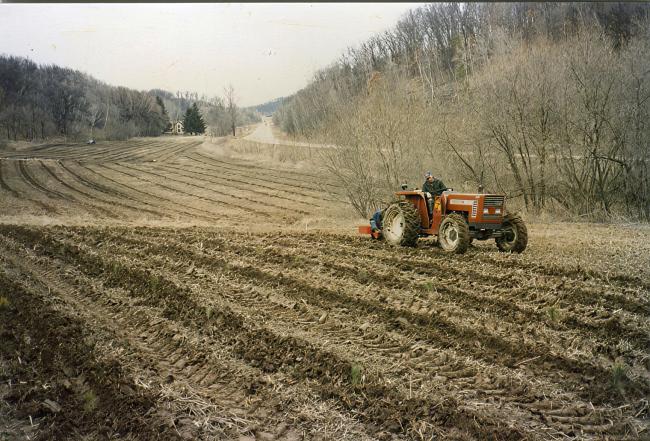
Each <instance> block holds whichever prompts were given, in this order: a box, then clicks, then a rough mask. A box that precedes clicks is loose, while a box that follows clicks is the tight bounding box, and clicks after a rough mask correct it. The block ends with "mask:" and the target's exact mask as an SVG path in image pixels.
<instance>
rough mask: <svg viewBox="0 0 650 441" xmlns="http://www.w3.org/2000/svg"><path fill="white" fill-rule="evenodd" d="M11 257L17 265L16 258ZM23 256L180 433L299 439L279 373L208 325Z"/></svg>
mask: <svg viewBox="0 0 650 441" xmlns="http://www.w3.org/2000/svg"><path fill="white" fill-rule="evenodd" d="M17 252H18V253H20V254H24V252H22V251H21V250H19V251H17ZM13 259H14V262H12V263H13V264H14V265H15V260H19V258H17V257H14V258H13ZM20 260H21V262H20V265H21V274H22V275H25V276H27V275H29V278H34V279H36V280H39V281H41V283H43V284H47V289H48V293H49V295H50V296H53V297H55V298H58V299H59V300H58V301H59V302H65V303H67V304H68V305H69V306H70V307H71V309H72V311H74V312H75V313H76V315H78V317H79V318H80V319H83V320H84V321H85V323H88V324H91V323H92V325H93V330H94V335H95V337H96V338H97V339H100V338H101V336H100V334H102V335H104V334H105V335H106V337H105V339H106V340H108V345H109V346H111V347H112V348H114V350H113V352H114V354H115V357H116V359H117V361H119V362H120V364H121V367H122V368H123V369H125V370H128V371H129V372H131V373H132V375H133V376H134V379H135V380H136V381H135V382H136V384H137V385H138V386H141V387H144V388H146V390H147V391H149V392H150V393H153V392H154V391H155V392H156V393H155V395H156V396H157V397H158V400H157V401H158V402H157V403H156V406H155V408H156V409H157V411H156V413H158V414H161V415H165V417H166V418H165V419H166V420H167V421H166V422H165V426H166V427H167V429H166V430H167V431H174V432H180V433H181V434H182V435H183V438H185V439H187V438H190V437H191V439H215V437H216V438H218V439H222V438H227V439H233V438H235V439H236V438H238V437H239V436H245V435H250V436H256V435H257V436H266V437H270V438H266V439H276V438H277V439H287V440H289V439H291V440H294V439H298V438H299V433H300V431H302V430H300V431H298V430H296V429H294V428H292V427H291V426H290V425H288V424H286V418H285V417H284V412H285V411H288V410H291V411H293V412H295V414H296V415H299V414H300V409H298V408H297V407H296V404H297V403H295V402H296V401H300V400H296V398H295V397H294V396H291V395H289V396H284V395H283V394H280V395H278V393H277V391H276V390H275V388H274V387H273V385H274V383H275V381H279V380H281V378H277V379H276V380H275V381H266V380H265V379H264V375H263V373H262V372H261V371H260V370H259V369H257V368H252V367H249V366H247V365H246V364H242V363H238V362H237V361H236V360H233V359H231V358H230V357H231V355H230V354H229V351H228V350H225V349H224V347H223V345H222V344H221V343H220V342H219V341H218V339H216V340H217V341H214V342H211V341H210V340H212V338H211V335H212V334H214V332H213V331H212V329H211V328H209V329H207V330H204V329H203V328H201V327H197V328H196V329H190V328H187V327H184V326H182V325H181V324H179V323H178V322H176V321H174V320H167V319H164V318H162V317H161V316H160V313H159V311H158V308H157V307H156V306H144V305H140V304H138V303H137V299H135V300H136V301H135V302H134V301H133V300H134V299H133V298H131V297H129V295H128V293H126V292H123V291H121V290H119V289H103V288H102V287H101V283H98V280H96V279H88V278H86V277H84V276H83V275H80V274H78V271H76V270H75V269H73V268H71V267H68V268H67V269H66V271H65V274H64V275H62V277H61V276H57V277H52V275H51V274H52V271H51V269H50V268H55V267H57V266H60V262H58V261H50V259H48V258H43V257H40V258H37V259H35V258H34V259H31V260H32V261H33V262H32V263H29V262H27V263H25V261H26V260H29V256H27V257H26V258H20ZM96 346H98V345H97V344H96ZM133 388H134V389H135V386H133ZM292 393H300V394H304V393H305V391H302V392H301V391H292ZM184 402H185V403H186V404H183V403H184ZM300 404H301V405H305V403H300ZM323 407H326V406H319V408H316V407H313V408H312V409H310V410H311V412H314V413H315V414H316V415H317V418H321V419H325V420H327V419H339V423H344V424H346V426H347V428H348V430H350V432H351V433H353V434H355V435H354V436H353V437H350V436H348V437H349V438H350V439H361V438H368V436H367V435H365V434H364V433H363V432H360V431H359V430H360V428H358V427H355V426H357V424H356V423H355V422H354V421H353V420H349V419H348V420H345V419H343V420H341V418H342V416H340V415H336V413H334V412H327V411H326V410H324V409H323ZM153 409H154V408H153V407H152V409H150V410H149V412H148V413H152V410H153ZM318 413H320V415H318ZM298 424H299V423H298Z"/></svg>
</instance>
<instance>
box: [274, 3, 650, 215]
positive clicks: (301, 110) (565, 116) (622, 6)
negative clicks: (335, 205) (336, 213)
mask: <svg viewBox="0 0 650 441" xmlns="http://www.w3.org/2000/svg"><path fill="white" fill-rule="evenodd" d="M649 10H650V6H649V5H648V4H643V3H630V4H626V3H610V4H608V3H551V2H547V3H485V4H481V3H467V4H465V5H460V4H457V3H451V4H447V3H437V4H428V5H424V6H422V7H419V8H417V9H414V10H412V11H410V12H409V13H407V14H406V15H405V16H404V17H403V18H402V19H401V20H400V21H399V22H398V23H397V24H396V26H395V27H394V28H393V29H392V30H390V31H387V32H385V33H384V34H381V35H377V36H375V37H373V38H371V39H369V40H368V41H366V42H364V43H363V44H361V45H360V46H359V47H356V48H351V49H349V50H348V51H347V53H345V54H343V55H342V56H341V58H340V59H339V60H338V61H337V62H335V63H333V64H332V65H330V66H329V67H326V68H324V69H322V70H321V71H319V72H317V73H316V75H315V77H314V79H313V81H312V82H311V83H310V84H309V85H308V86H307V87H305V88H304V89H302V90H300V91H299V92H297V93H296V94H294V95H293V96H291V97H288V98H286V99H285V100H284V103H283V105H282V106H281V107H280V109H278V111H277V112H276V113H275V114H274V120H275V122H276V124H279V125H280V126H281V127H282V128H283V129H284V130H285V131H287V132H289V133H293V134H296V135H300V136H302V137H307V138H310V139H313V140H316V141H319V142H324V143H334V144H337V145H339V146H340V147H341V148H339V149H336V150H330V151H327V152H325V154H324V155H323V163H324V164H325V165H326V166H327V167H328V168H329V169H330V171H331V172H332V173H334V174H335V175H336V176H337V177H338V178H339V179H340V180H341V181H342V182H343V183H344V184H345V186H346V188H347V189H348V192H349V199H350V201H351V202H352V204H353V205H354V206H355V207H356V209H357V211H358V212H359V213H361V214H362V215H364V216H367V215H368V214H369V213H371V212H372V211H373V210H374V209H375V208H377V207H381V206H382V205H383V204H385V203H386V202H387V201H388V200H390V198H391V194H392V192H393V191H395V190H396V189H398V188H399V184H400V183H402V182H403V181H408V182H409V183H410V184H411V185H415V186H420V185H421V183H422V181H423V174H424V172H425V171H426V170H432V171H433V172H434V174H436V175H438V176H440V177H441V178H442V179H443V181H444V182H445V183H446V184H447V185H448V186H450V187H453V188H455V189H457V190H461V189H465V190H472V191H475V190H476V188H477V187H478V185H479V184H482V185H483V186H484V187H485V188H486V189H487V190H489V191H492V192H502V193H505V194H507V195H508V196H509V197H510V198H511V201H510V206H511V208H516V207H521V208H525V209H527V210H528V211H530V212H531V213H539V212H541V211H543V210H548V209H552V210H553V211H554V213H566V214H567V215H568V216H571V217H575V216H576V215H578V216H580V217H584V218H592V219H594V218H596V219H600V218H612V217H617V216H623V217H627V218H642V219H650V173H649V164H648V163H649V161H650V159H649V157H648V155H649V153H648V148H647V146H648V144H649V142H650V126H649V125H648V123H647V121H648V120H649V118H648V117H649V116H650V99H649V98H650V76H649V75H650V56H649V55H650V51H649V49H650V45H649V41H650V38H649V31H648V12H649Z"/></svg>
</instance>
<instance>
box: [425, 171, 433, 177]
mask: <svg viewBox="0 0 650 441" xmlns="http://www.w3.org/2000/svg"><path fill="white" fill-rule="evenodd" d="M429 176H431V177H433V175H432V174H431V172H430V171H428V172H426V173H425V174H424V177H425V178H428V177H429Z"/></svg>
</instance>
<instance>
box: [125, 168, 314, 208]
mask: <svg viewBox="0 0 650 441" xmlns="http://www.w3.org/2000/svg"><path fill="white" fill-rule="evenodd" d="M118 165H119V166H122V167H126V168H128V169H129V170H132V171H136V172H139V173H143V174H148V175H153V176H156V177H159V178H165V179H167V180H170V181H173V182H177V183H179V184H183V185H187V186H189V187H194V188H198V189H201V190H204V191H209V192H212V193H215V194H217V195H219V196H225V197H228V198H232V199H237V200H240V199H241V200H245V201H248V202H250V203H251V204H253V205H254V206H262V207H269V208H271V209H276V210H280V211H285V212H286V211H291V212H296V213H300V214H303V215H307V214H309V212H308V211H305V210H302V209H300V208H296V207H292V208H287V207H283V206H281V205H276V204H274V203H272V202H269V201H268V200H266V199H263V198H258V199H252V198H249V197H246V196H242V195H234V194H232V193H226V192H223V191H219V190H216V189H214V188H213V187H209V186H205V185H198V184H195V183H194V182H188V181H183V180H181V179H175V178H172V177H170V176H169V174H165V175H163V174H160V173H156V172H154V171H152V170H143V169H140V168H138V167H133V166H127V165H125V164H118ZM173 173H174V174H175V175H176V176H183V175H182V174H179V173H177V172H173ZM202 180H203V179H194V181H197V182H201V181H202ZM228 188H234V189H237V188H236V187H232V186H231V187H228ZM246 193H257V192H255V191H252V190H247V191H246ZM265 197H268V195H265ZM208 200H211V199H208ZM221 203H222V204H226V205H230V206H233V207H239V206H238V205H236V204H232V203H229V202H225V201H222V202H221ZM251 212H253V213H256V214H257V213H262V212H258V211H256V210H255V209H252V210H251ZM265 213H266V212H265ZM266 215H267V216H268V213H266Z"/></svg>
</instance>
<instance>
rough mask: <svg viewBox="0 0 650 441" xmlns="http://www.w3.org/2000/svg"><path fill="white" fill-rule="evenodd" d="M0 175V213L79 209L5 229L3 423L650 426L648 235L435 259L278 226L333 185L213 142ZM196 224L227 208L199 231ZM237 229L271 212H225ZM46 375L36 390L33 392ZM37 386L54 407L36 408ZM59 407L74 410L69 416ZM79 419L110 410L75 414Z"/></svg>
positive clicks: (366, 430) (536, 431)
mask: <svg viewBox="0 0 650 441" xmlns="http://www.w3.org/2000/svg"><path fill="white" fill-rule="evenodd" d="M30 155H31V156H30ZM51 159H56V161H51ZM153 159H156V162H153ZM0 172H1V174H0V177H1V178H2V179H1V181H0V182H1V183H2V185H1V188H0V191H2V195H3V197H5V198H6V200H7V201H9V204H8V205H7V206H8V207H10V208H11V209H12V210H15V213H10V214H16V215H18V214H21V213H24V212H26V211H27V212H29V211H30V210H32V211H31V212H32V213H33V214H39V213H43V212H45V213H47V214H48V215H50V216H55V218H56V219H59V220H62V221H64V220H65V219H66V216H69V215H70V214H71V213H75V214H77V213H79V212H84V213H85V214H86V215H87V216H89V217H95V218H97V220H98V221H97V222H96V223H97V224H98V225H96V226H93V225H81V226H73V225H68V226H56V227H38V226H26V225H17V224H16V223H13V224H11V223H7V222H5V224H4V225H2V226H0V248H1V249H2V256H3V257H2V266H3V270H2V272H1V273H0V285H1V290H0V296H4V297H5V298H7V299H8V305H9V306H6V307H3V308H2V309H0V314H2V315H3V316H4V317H3V318H4V319H5V320H6V323H7V324H8V326H6V327H5V329H4V330H3V333H4V334H3V335H4V336H5V337H7V338H8V341H11V342H13V343H12V345H10V347H11V350H9V349H7V348H8V347H5V348H3V350H2V351H0V354H1V355H2V357H3V362H4V364H3V365H7V366H9V367H8V368H6V369H5V370H4V373H3V378H2V379H3V380H7V381H8V380H20V378H23V379H24V380H25V384H23V385H20V384H19V385H15V386H14V389H13V390H12V391H11V394H10V395H7V396H8V397H9V400H10V401H11V403H12V405H13V406H14V408H15V409H14V411H13V413H11V416H12V418H17V419H20V418H23V419H24V418H25V415H28V416H29V415H31V416H32V417H33V418H34V417H35V418H36V419H37V422H38V424H39V425H40V427H39V429H38V430H39V436H41V438H42V439H47V437H48V436H50V437H52V436H61V434H62V433H63V432H65V431H72V432H74V433H77V434H79V435H80V436H82V435H87V434H88V433H90V434H94V435H96V436H100V437H102V436H115V435H119V436H130V437H134V438H141V439H154V438H160V439H165V438H169V439H174V438H187V439H196V438H201V439H222V438H229V439H232V438H235V439H236V438H237V437H239V436H243V437H245V436H250V437H253V436H255V437H257V438H260V439H303V438H307V439H318V438H319V437H320V438H329V439H391V438H394V437H397V438H406V439H430V437H432V436H437V437H439V438H442V439H553V438H557V439H560V438H563V437H564V438H565V437H567V436H568V437H576V438H581V439H601V438H605V437H607V438H609V439H638V438H639V437H642V436H644V434H647V418H648V402H647V397H648V395H649V393H650V379H649V376H648V369H649V368H650V365H649V363H650V361H649V356H648V346H649V344H648V343H650V335H649V331H648V329H649V326H648V325H649V317H650V299H649V297H648V291H649V288H650V287H649V283H648V272H647V264H648V263H649V262H648V257H647V252H648V251H649V250H648V244H647V240H648V237H649V236H650V232H648V231H647V229H643V228H634V227H626V228H628V230H629V236H630V237H629V238H627V239H624V240H621V239H618V238H615V239H614V240H611V239H610V240H609V242H608V241H607V240H606V239H603V236H597V237H596V236H595V237H594V239H593V242H592V243H591V244H589V243H586V244H585V243H583V242H579V244H580V245H581V246H586V247H587V248H588V249H589V250H590V252H591V255H592V256H593V257H594V259H592V260H589V259H588V257H587V256H588V254H587V253H586V252H581V251H580V248H578V247H577V246H576V247H575V249H573V252H572V250H571V246H572V245H571V240H568V241H567V240H563V241H557V242H556V241H555V238H556V237H557V236H562V235H564V239H566V238H569V239H571V238H573V237H574V236H576V237H578V239H579V241H582V240H583V239H584V238H585V237H587V236H588V234H587V233H585V232H580V233H578V234H575V233H576V232H575V231H573V230H571V227H570V226H569V227H563V228H566V231H562V230H561V228H560V230H559V231H558V230H557V229H556V231H554V236H552V235H549V234H547V233H546V231H542V229H541V228H540V230H539V231H541V232H540V233H537V234H536V229H535V227H534V226H533V228H531V230H532V235H531V237H532V240H533V241H532V243H531V248H530V249H529V250H528V251H527V253H525V254H524V255H521V256H512V255H503V254H500V253H498V252H496V250H495V249H494V247H490V248H488V247H486V246H477V247H474V248H471V249H470V252H469V253H468V254H466V255H464V256H448V255H444V254H443V253H442V252H441V251H440V250H438V249H436V248H434V247H433V246H432V245H431V244H430V243H424V244H422V245H421V246H420V247H418V248H416V249H393V248H388V247H386V246H385V245H384V244H382V243H377V242H372V241H370V240H366V239H361V238H356V237H353V236H350V235H347V234H330V233H314V232H297V231H295V229H286V228H283V225H286V224H287V223H290V222H295V221H299V220H300V218H301V217H309V216H314V215H318V214H320V212H322V211H323V210H329V209H332V207H336V206H337V204H339V202H337V201H338V200H339V198H340V194H339V193H338V192H339V191H338V190H337V189H336V187H335V186H334V183H332V182H329V181H327V179H323V178H321V177H320V176H319V175H318V173H317V172H313V173H312V172H307V171H297V170H283V169H282V168H270V167H268V166H266V165H263V164H251V163H247V162H245V161H242V160H233V159H230V158H225V157H218V156H214V155H212V154H211V153H210V152H207V151H206V150H205V149H204V148H203V147H202V146H200V145H199V143H196V142H181V143H178V144H174V143H170V142H165V141H156V140H153V141H152V140H146V139H143V140H137V141H135V142H134V143H132V144H129V143H124V144H120V143H116V147H115V150H112V151H106V150H102V149H100V148H98V147H97V146H90V147H89V148H88V149H87V151H84V152H83V153H81V154H80V155H79V156H77V157H75V155H73V154H71V153H70V152H69V149H67V150H66V148H64V146H52V147H49V148H40V149H34V150H33V151H31V152H22V154H20V155H19V154H17V153H15V154H12V155H8V156H7V157H5V158H4V159H2V160H0ZM143 184H145V185H143ZM247 186H248V187H247ZM292 195H293V196H292ZM294 197H295V199H293V198H294ZM30 201H31V202H30ZM52 203H54V205H55V207H56V211H48V209H47V207H48V204H52ZM106 211H108V213H106ZM251 218H254V221H252V220H251ZM143 219H144V220H161V219H165V220H168V221H178V220H183V221H186V222H190V223H195V224H196V225H199V227H192V228H185V227H184V228H180V227H173V226H172V227H153V226H146V224H147V222H145V221H143ZM213 219H218V220H220V221H222V222H223V221H227V222H225V223H222V224H220V225H222V226H223V227H222V228H214V227H209V226H206V225H207V224H208V223H210V222H211V220H213ZM122 220H126V222H120V221H122ZM128 221H131V222H134V221H135V222H137V223H138V224H141V225H142V226H137V225H136V226H134V225H132V224H131V225H129V222H128ZM246 222H248V223H249V224H250V223H251V222H264V223H267V224H268V225H271V226H272V225H277V228H276V231H274V232H270V233H263V232H257V233H255V232H251V231H246V230H244V229H242V228H240V229H237V228H234V227H233V226H232V225H245V223H246ZM216 223H217V224H219V222H216ZM228 223H230V224H231V226H230V227H228V225H227V224H228ZM598 228H601V227H598ZM598 228H596V229H598ZM253 230H254V228H253ZM607 232H608V233H611V230H607ZM535 240H537V241H538V243H537V244H536V243H535ZM576 244H578V242H576V243H574V245H576ZM633 246H636V247H637V251H638V253H637V252H635V251H634V250H633V249H632V248H631V247H633ZM644 252H645V253H646V254H644ZM576 256H578V258H576ZM637 256H638V257H637ZM599 259H600V260H599ZM604 259H607V260H608V262H609V264H607V263H603V262H602V260H604ZM26 317H31V318H30V319H29V320H27V319H26ZM44 324H49V325H50V326H51V327H53V329H54V331H52V333H51V334H50V333H48V332H46V331H45V327H44ZM25 336H28V337H29V338H28V339H25ZM62 341H63V342H66V344H65V345H63V346H61V342H62ZM48 347H49V349H48ZM55 347H57V348H62V349H64V350H63V351H62V352H61V353H60V354H59V353H58V352H55V351H53V349H52V348H55ZM38 348H45V354H46V355H47V354H49V355H47V357H46V360H45V361H44V360H43V359H42V358H41V359H38V357H36V356H35V355H34V354H35V351H37V350H38ZM48 350H49V351H50V352H48ZM17 354H22V355H23V357H27V360H28V361H29V362H30V366H31V367H32V368H31V369H30V370H29V372H27V371H25V369H24V367H22V364H21V362H22V359H21V362H18V361H17V360H18V359H17V356H18V355H17ZM77 354H78V355H79V357H78V358H77ZM83 354H85V355H83ZM81 355H83V356H81ZM48 357H49V358H48ZM49 360H53V361H50V362H48V361H49ZM89 372H90V373H91V374H90V375H89V374H88V373H89ZM80 376H81V378H80ZM45 377H47V378H48V379H50V380H49V381H50V382H51V384H52V386H53V387H51V388H49V389H45V390H40V389H39V388H38V387H36V385H37V384H38V382H42V381H43V378H45ZM15 382H16V381H14V383H15ZM4 390H5V389H0V391H4ZM89 391H91V392H90V395H89ZM3 393H4V392H3ZM5 395H6V394H5ZM7 396H5V397H4V398H5V400H7ZM89 397H90V398H89ZM46 399H51V400H54V401H56V402H57V403H59V404H60V405H61V408H62V409H61V410H60V411H57V412H54V411H52V410H51V409H50V408H47V406H46V408H43V405H42V403H43V402H44V400H46ZM89 403H90V404H89ZM30 406H31V408H30ZM48 409H49V410H48ZM29 412H31V414H30V413H29ZM77 413H79V414H80V415H83V416H84V418H85V419H84V418H82V419H80V420H78V421H77V422H76V423H74V422H73V421H74V418H73V416H74V415H76V414H77ZM32 414H33V415H32ZM93 418H101V419H102V420H103V421H107V423H106V424H104V425H100V426H99V427H93V426H92V424H91V423H90V421H92V420H93ZM109 422H110V423H109Z"/></svg>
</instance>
